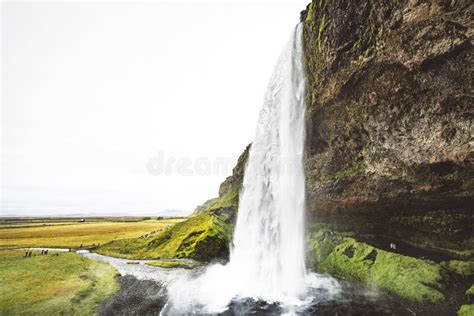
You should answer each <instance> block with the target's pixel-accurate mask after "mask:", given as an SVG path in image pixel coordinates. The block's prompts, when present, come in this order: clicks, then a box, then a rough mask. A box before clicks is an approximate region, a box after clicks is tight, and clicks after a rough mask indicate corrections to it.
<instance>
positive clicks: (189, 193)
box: [1, 0, 309, 216]
mask: <svg viewBox="0 0 474 316" xmlns="http://www.w3.org/2000/svg"><path fill="white" fill-rule="evenodd" d="M308 2H309V0H303V1H299V0H297V1H295V0H294V1H288V2H286V3H285V2H269V1H260V2H259V1H255V0H254V1H251V2H250V1H249V2H245V3H243V2H240V3H238V2H236V3H232V2H230V1H224V2H222V1H221V2H208V3H204V2H189V3H184V2H181V3H178V2H176V1H174V2H167V3H164V2H159V3H152V2H142V3H140V4H137V3H134V2H121V3H116V2H89V3H84V2H82V3H81V2H80V3H72V2H66V3H64V2H63V3H41V2H33V3H16V2H3V3H2V33H1V34H2V50H1V51H2V69H1V73H2V104H1V106H2V126H1V129H2V144H1V159H2V160H1V167H2V170H1V171H2V174H1V180H2V182H1V194H2V196H1V199H2V205H1V207H2V210H1V214H3V215H6V214H17V215H30V216H31V215H46V214H48V215H51V214H57V215H61V214H70V213H92V212H93V213H101V214H110V215H113V214H119V213H121V214H122V213H124V212H126V213H129V214H130V215H141V214H150V213H153V212H154V213H155V214H157V213H159V212H161V211H164V210H182V211H184V212H187V213H189V212H191V211H192V210H194V208H195V207H196V206H197V205H199V204H201V203H203V202H204V201H205V200H207V199H209V198H212V197H214V196H216V195H217V190H218V186H219V183H220V182H222V181H223V180H224V179H225V177H226V176H228V175H229V174H230V172H231V167H232V166H233V164H234V163H235V161H236V160H237V158H238V156H239V154H240V153H241V152H242V150H243V149H244V147H245V146H246V145H247V144H248V143H249V142H251V141H252V139H253V136H254V132H255V126H256V121H257V115H258V112H259V109H260V106H261V103H262V100H263V95H264V92H265V89H266V85H267V81H268V79H269V77H270V74H271V72H272V69H273V66H274V64H275V62H276V60H277V58H278V55H279V54H280V51H281V49H282V48H283V46H284V44H285V43H286V41H287V40H288V37H289V35H290V33H291V31H292V28H293V27H294V26H295V25H296V23H297V22H298V19H299V13H300V11H301V10H303V9H304V8H305V6H306V4H307V3H308ZM173 159H175V160H176V161H177V162H175V160H173ZM216 162H217V163H220V165H219V166H216V165H215V163H216ZM226 164H227V165H228V167H227V168H225V165H226ZM216 168H218V169H219V170H216ZM223 169H224V170H223ZM150 170H151V171H152V172H150Z"/></svg>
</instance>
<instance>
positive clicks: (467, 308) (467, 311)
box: [458, 304, 474, 316]
mask: <svg viewBox="0 0 474 316" xmlns="http://www.w3.org/2000/svg"><path fill="white" fill-rule="evenodd" d="M472 315H474V304H470V305H462V306H461V308H460V309H459V311H458V316H472Z"/></svg>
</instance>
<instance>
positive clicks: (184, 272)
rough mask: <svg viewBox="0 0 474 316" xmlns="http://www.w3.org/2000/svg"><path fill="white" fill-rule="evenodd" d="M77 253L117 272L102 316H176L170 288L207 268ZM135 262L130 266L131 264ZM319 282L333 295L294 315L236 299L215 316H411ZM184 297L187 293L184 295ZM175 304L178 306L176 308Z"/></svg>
mask: <svg viewBox="0 0 474 316" xmlns="http://www.w3.org/2000/svg"><path fill="white" fill-rule="evenodd" d="M77 253H78V254H79V255H81V256H84V257H86V258H89V259H92V260H97V261H101V262H106V263H108V264H110V265H112V266H113V267H115V268H116V269H117V270H118V272H119V273H120V275H121V276H120V278H119V282H120V283H121V289H120V290H119V292H117V293H116V294H115V295H114V296H113V297H111V298H109V299H108V300H106V301H105V302H103V303H102V305H101V307H100V310H99V314H100V315H129V314H135V315H176V314H183V313H176V312H173V309H170V307H169V304H170V303H169V302H168V301H169V297H168V288H169V287H170V286H173V284H179V283H178V282H179V281H180V280H183V279H186V280H189V279H193V278H197V277H199V276H201V275H203V274H204V272H205V271H206V270H207V268H208V267H205V266H200V267H197V268H194V269H184V268H160V267H154V266H149V265H147V263H148V262H152V261H157V260H128V259H120V258H113V257H107V256H103V255H99V254H96V253H91V252H89V251H88V250H79V251H77ZM131 261H133V262H138V263H137V264H129V262H131ZM315 276H317V277H318V279H319V280H320V281H319V282H323V283H324V282H330V283H331V284H333V285H335V286H334V287H333V288H335V289H336V290H334V291H328V290H327V286H320V287H314V288H312V290H311V291H312V293H310V297H311V299H310V300H307V301H305V304H304V305H301V306H299V307H298V308H297V309H294V310H291V311H289V310H287V309H285V307H284V306H281V305H280V304H278V303H273V302H265V301H259V300H254V299H251V298H236V299H234V300H232V302H231V303H230V304H229V305H228V306H227V310H225V311H222V312H219V313H218V314H219V315H248V314H259V315H260V314H265V315H281V314H297V315H315V314H317V315H336V314H339V315H361V314H363V315H414V313H413V312H412V311H411V310H410V309H409V308H407V307H403V305H402V304H401V302H400V301H399V300H397V299H395V298H393V297H391V296H389V295H386V294H385V293H383V292H380V291H378V290H376V289H375V288H372V287H368V286H364V285H362V284H360V283H357V282H348V281H344V280H336V279H334V278H332V277H330V276H325V275H319V274H315ZM183 292H185V293H186V292H187V291H183ZM175 304H176V303H175ZM200 308H201V307H200V306H193V307H192V308H188V309H187V310H186V312H185V314H201V313H202V310H201V309H200Z"/></svg>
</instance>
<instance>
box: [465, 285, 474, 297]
mask: <svg viewBox="0 0 474 316" xmlns="http://www.w3.org/2000/svg"><path fill="white" fill-rule="evenodd" d="M466 295H467V296H474V284H473V285H471V287H470V288H468V289H467V291H466Z"/></svg>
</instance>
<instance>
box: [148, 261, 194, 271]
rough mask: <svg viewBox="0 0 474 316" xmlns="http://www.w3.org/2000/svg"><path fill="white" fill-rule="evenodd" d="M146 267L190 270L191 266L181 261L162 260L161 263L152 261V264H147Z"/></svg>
mask: <svg viewBox="0 0 474 316" xmlns="http://www.w3.org/2000/svg"><path fill="white" fill-rule="evenodd" d="M147 265H149V266H152V267H160V268H165V269H169V268H185V269H191V268H192V266H191V265H190V264H188V263H186V262H183V261H171V260H168V261H166V260H163V261H153V262H147Z"/></svg>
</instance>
